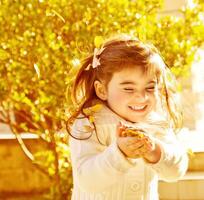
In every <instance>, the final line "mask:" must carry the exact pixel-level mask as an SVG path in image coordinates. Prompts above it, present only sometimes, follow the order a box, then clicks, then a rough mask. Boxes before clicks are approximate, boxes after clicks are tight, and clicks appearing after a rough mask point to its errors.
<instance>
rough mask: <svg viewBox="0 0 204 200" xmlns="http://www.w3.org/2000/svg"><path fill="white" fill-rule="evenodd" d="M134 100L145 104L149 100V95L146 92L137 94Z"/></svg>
mask: <svg viewBox="0 0 204 200" xmlns="http://www.w3.org/2000/svg"><path fill="white" fill-rule="evenodd" d="M133 98H134V99H137V101H138V102H141V103H142V102H145V101H146V100H147V99H148V95H147V93H146V92H144V91H143V92H135V94H134V97H133Z"/></svg>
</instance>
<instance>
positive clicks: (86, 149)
mask: <svg viewBox="0 0 204 200" xmlns="http://www.w3.org/2000/svg"><path fill="white" fill-rule="evenodd" d="M81 117H82V116H81ZM120 121H122V122H123V123H129V124H130V122H126V121H124V120H123V119H121V118H120V117H118V116H117V115H116V114H114V113H113V112H112V111H111V110H110V109H108V108H107V107H105V106H104V107H103V108H102V109H101V110H100V111H99V112H97V113H95V114H94V122H95V127H93V125H92V124H91V123H90V122H89V120H88V119H87V118H81V119H77V120H76V121H75V123H74V125H73V128H72V135H74V136H75V137H78V138H85V137H87V136H89V135H90V134H91V133H90V132H87V130H88V129H90V127H91V128H95V129H96V131H93V134H92V136H91V137H90V138H89V139H87V140H77V139H73V138H72V137H70V149H71V161H72V168H73V184H74V187H73V194H72V200H158V199H159V197H158V188H157V185H158V178H161V179H163V180H166V181H176V180H178V179H179V178H180V177H181V176H183V175H184V173H185V172H186V169H187V166H188V157H187V154H186V151H185V149H184V148H182V147H181V144H179V143H178V141H177V139H176V137H175V135H174V133H173V132H172V131H170V130H168V131H164V130H162V131H161V129H159V127H158V125H157V126H155V125H147V126H145V127H146V129H147V131H148V132H149V133H150V135H151V136H152V137H154V138H156V140H157V142H159V143H160V146H161V148H162V154H161V158H160V160H159V162H157V163H156V164H150V163H146V162H145V161H143V159H141V158H139V159H129V158H126V157H125V156H124V155H123V154H122V153H121V151H120V150H119V148H118V146H117V143H116V126H117V125H118V123H119V122H120ZM131 125H132V126H135V125H137V126H138V124H136V123H134V124H133V123H131ZM143 125H144V124H143ZM96 132H97V134H96ZM97 137H98V138H99V140H100V142H101V143H102V144H100V142H99V141H98V139H97Z"/></svg>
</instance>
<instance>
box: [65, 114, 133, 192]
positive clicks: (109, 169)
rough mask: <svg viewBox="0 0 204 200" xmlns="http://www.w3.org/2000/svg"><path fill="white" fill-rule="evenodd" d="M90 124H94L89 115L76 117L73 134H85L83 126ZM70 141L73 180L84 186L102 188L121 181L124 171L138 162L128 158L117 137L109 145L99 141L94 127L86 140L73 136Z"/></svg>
mask: <svg viewBox="0 0 204 200" xmlns="http://www.w3.org/2000/svg"><path fill="white" fill-rule="evenodd" d="M87 126H91V125H90V122H89V121H88V119H87V118H83V119H78V120H75V123H74V125H73V128H72V135H74V136H75V137H77V136H78V137H79V136H80V137H82V135H83V131H81V130H82V129H83V127H87ZM101 134H102V133H101ZM101 137H105V136H103V135H100V138H101ZM69 144H70V151H71V162H72V169H73V177H74V179H75V180H74V181H75V182H77V185H78V186H79V187H81V188H82V189H83V190H86V191H91V192H97V191H103V190H104V189H105V188H107V187H109V186H111V185H112V184H113V183H115V182H117V181H121V177H122V176H123V174H124V172H126V171H127V170H129V169H130V168H132V167H134V166H135V163H133V162H131V161H130V160H129V159H126V158H125V156H124V155H123V154H122V152H121V151H120V150H119V148H118V146H117V143H116V141H114V142H113V143H111V144H110V145H109V146H105V145H102V144H100V143H99V141H98V139H97V137H96V132H95V131H93V133H92V136H91V137H90V138H89V139H86V140H78V139H74V138H72V137H70V141H69Z"/></svg>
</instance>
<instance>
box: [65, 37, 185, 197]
mask: <svg viewBox="0 0 204 200" xmlns="http://www.w3.org/2000/svg"><path fill="white" fill-rule="evenodd" d="M170 75H171V74H170V72H169V69H168V68H167V67H166V66H165V64H164V62H163V61H162V59H161V57H160V56H159V53H158V52H157V50H156V48H155V47H153V46H152V45H149V44H145V43H142V42H141V41H139V40H137V39H131V38H129V37H127V36H126V37H118V38H114V39H109V40H108V41H107V42H105V43H104V44H103V45H102V46H101V48H99V49H97V48H95V50H94V53H93V54H92V55H90V56H89V57H88V58H87V59H85V60H84V62H83V65H82V67H81V69H80V70H79V72H78V74H77V77H76V80H75V84H74V87H73V99H74V102H75V103H76V106H77V110H76V112H75V113H73V115H72V117H71V118H70V120H69V121H68V126H67V127H68V129H69V132H70V135H71V136H72V137H70V148H71V160H72V168H73V181H74V182H73V185H74V187H73V194H72V200H99V199H100V200H158V191H157V184H158V179H159V178H161V179H163V180H166V181H176V180H178V179H179V178H180V177H181V176H182V175H184V173H185V171H186V169H187V165H188V158H187V154H186V152H185V150H184V149H183V148H182V147H181V145H180V144H179V142H178V141H177V139H176V136H175V134H174V132H175V130H176V129H178V128H179V126H180V117H181V115H180V112H179V111H178V106H177V103H176V95H175V92H174V90H173V87H172V84H171V82H172V81H171V78H169V77H171V76H170ZM69 125H72V126H71V128H70V126H69ZM133 129H135V130H138V129H139V130H140V132H141V133H140V136H137V135H134V130H133ZM128 130H132V131H128ZM130 133H131V134H130Z"/></svg>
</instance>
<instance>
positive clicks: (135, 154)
mask: <svg viewBox="0 0 204 200" xmlns="http://www.w3.org/2000/svg"><path fill="white" fill-rule="evenodd" d="M124 130H125V127H124V126H122V125H121V124H119V125H118V127H117V144H118V147H119V149H120V150H121V152H122V153H123V154H124V155H125V156H126V157H129V158H139V157H143V154H144V153H147V151H148V149H149V146H148V148H147V149H146V143H147V140H148V138H147V137H146V136H144V137H143V138H137V137H129V136H124V134H123V133H124Z"/></svg>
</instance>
